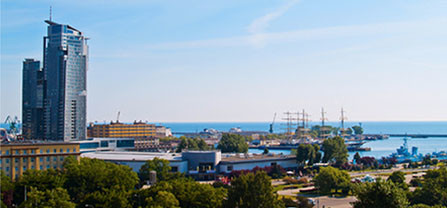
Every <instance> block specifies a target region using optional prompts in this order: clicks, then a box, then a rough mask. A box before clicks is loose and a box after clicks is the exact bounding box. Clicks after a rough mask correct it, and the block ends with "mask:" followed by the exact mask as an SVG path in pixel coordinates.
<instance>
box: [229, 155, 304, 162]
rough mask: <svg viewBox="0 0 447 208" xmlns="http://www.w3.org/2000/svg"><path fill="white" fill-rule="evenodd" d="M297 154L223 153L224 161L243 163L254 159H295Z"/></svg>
mask: <svg viewBox="0 0 447 208" xmlns="http://www.w3.org/2000/svg"><path fill="white" fill-rule="evenodd" d="M295 158H296V156H295V155H282V154H267V155H263V154H226V155H222V162H225V163H243V162H253V161H269V160H289V159H295Z"/></svg>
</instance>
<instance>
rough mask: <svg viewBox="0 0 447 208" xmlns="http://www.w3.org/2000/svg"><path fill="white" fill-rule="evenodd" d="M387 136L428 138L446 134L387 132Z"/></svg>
mask: <svg viewBox="0 0 447 208" xmlns="http://www.w3.org/2000/svg"><path fill="white" fill-rule="evenodd" d="M387 135H388V136H389V137H411V138H428V137H445V138H447V134H387Z"/></svg>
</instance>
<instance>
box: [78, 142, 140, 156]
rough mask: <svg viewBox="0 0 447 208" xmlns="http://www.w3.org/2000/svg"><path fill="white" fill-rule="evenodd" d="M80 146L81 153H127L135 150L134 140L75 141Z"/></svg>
mask: <svg viewBox="0 0 447 208" xmlns="http://www.w3.org/2000/svg"><path fill="white" fill-rule="evenodd" d="M73 143H77V144H79V151H80V152H81V153H85V152H100V151H126V150H133V149H134V148H135V139H134V138H90V139H86V140H82V141H73Z"/></svg>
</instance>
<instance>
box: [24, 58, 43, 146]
mask: <svg viewBox="0 0 447 208" xmlns="http://www.w3.org/2000/svg"><path fill="white" fill-rule="evenodd" d="M22 84H23V85H22V96H23V97H22V124H23V126H22V135H23V137H24V138H25V139H43V138H44V131H43V125H44V122H43V101H44V89H45V80H44V79H43V71H42V69H41V68H40V61H38V60H34V59H25V61H24V62H23V77H22Z"/></svg>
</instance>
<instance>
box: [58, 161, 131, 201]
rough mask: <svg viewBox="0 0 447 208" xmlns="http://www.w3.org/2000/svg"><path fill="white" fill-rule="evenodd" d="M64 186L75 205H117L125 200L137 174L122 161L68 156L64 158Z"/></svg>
mask: <svg viewBox="0 0 447 208" xmlns="http://www.w3.org/2000/svg"><path fill="white" fill-rule="evenodd" d="M63 173H64V175H65V177H66V181H65V183H64V187H65V188H66V189H67V191H68V193H69V194H70V197H71V198H72V199H73V201H74V202H75V203H77V204H78V206H81V207H85V205H87V204H88V205H92V206H93V207H104V206H106V205H107V206H109V207H120V206H122V205H123V204H127V203H128V202H127V198H128V195H129V193H130V191H131V190H133V189H134V187H135V186H136V185H137V184H138V176H137V174H136V173H135V172H133V171H132V169H131V168H130V167H128V166H125V165H117V164H114V163H110V162H105V161H102V160H98V159H90V158H80V160H79V161H78V160H77V159H76V158H75V157H68V158H66V159H65V162H64V169H63Z"/></svg>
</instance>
